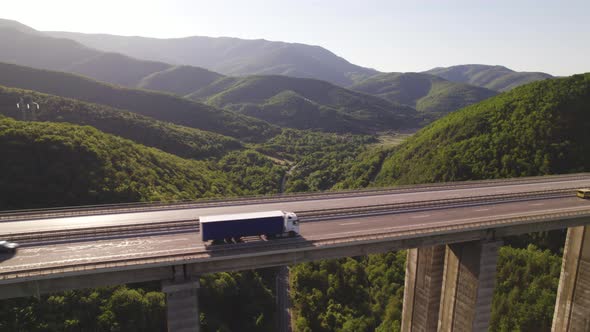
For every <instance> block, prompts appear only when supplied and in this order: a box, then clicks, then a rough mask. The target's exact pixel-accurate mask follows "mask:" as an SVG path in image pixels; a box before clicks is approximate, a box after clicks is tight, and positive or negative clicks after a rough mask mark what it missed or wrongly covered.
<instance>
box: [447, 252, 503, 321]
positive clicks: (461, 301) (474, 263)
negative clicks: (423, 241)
mask: <svg viewBox="0 0 590 332" xmlns="http://www.w3.org/2000/svg"><path fill="white" fill-rule="evenodd" d="M501 245H502V241H493V242H490V241H472V242H463V243H456V244H450V245H447V248H446V252H445V264H444V271H443V282H442V288H441V301H440V311H439V315H438V331H487V330H488V327H489V322H490V316H491V309H492V298H493V295H494V285H495V281H496V280H495V278H496V264H497V261H498V249H499V248H500V246H501Z"/></svg>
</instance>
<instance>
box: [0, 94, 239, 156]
mask: <svg viewBox="0 0 590 332" xmlns="http://www.w3.org/2000/svg"><path fill="white" fill-rule="evenodd" d="M33 103H35V104H33ZM17 105H18V107H17ZM27 105H29V106H28V107H29V108H27ZM37 105H38V108H37ZM0 114H3V115H6V116H9V117H12V118H14V119H17V120H22V119H23V118H24V119H27V120H33V119H34V120H35V121H52V122H68V123H74V124H79V125H89V126H92V127H95V128H97V129H99V130H101V131H103V132H105V133H109V134H113V135H117V136H121V137H123V138H127V139H130V140H132V141H134V142H136V143H139V144H142V145H145V146H151V147H156V148H158V149H160V150H163V151H166V152H169V153H172V154H175V155H178V156H181V157H185V158H193V159H204V158H208V157H221V156H223V155H224V154H226V153H227V152H228V151H231V150H237V149H241V148H242V144H241V143H240V142H239V141H238V140H236V139H234V138H230V137H227V136H223V135H220V134H216V133H213V132H208V131H203V130H199V129H195V128H190V127H184V126H179V125H175V124H172V123H169V122H164V121H159V120H156V119H154V118H150V117H146V116H142V115H140V114H137V113H132V112H128V111H123V110H118V109H114V108H111V107H108V106H104V105H100V104H91V103H86V102H81V101H78V100H74V99H69V98H63V97H57V96H51V95H46V94H42V93H38V92H34V91H29V90H20V89H12V88H5V87H2V86H0Z"/></svg>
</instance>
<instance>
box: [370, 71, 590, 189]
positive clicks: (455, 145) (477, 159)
mask: <svg viewBox="0 0 590 332" xmlns="http://www.w3.org/2000/svg"><path fill="white" fill-rule="evenodd" d="M588 128H590V74H583V75H574V76H572V77H568V78H562V79H553V80H545V81H540V82H535V83H531V84H528V85H525V86H522V87H519V88H516V89H514V90H511V91H510V92H506V93H503V94H501V95H498V96H496V97H493V98H490V99H488V100H485V101H483V102H481V103H479V104H476V105H472V106H469V107H467V108H465V109H462V110H460V111H458V112H454V113H452V114H450V115H448V116H446V117H444V118H442V119H440V120H438V121H436V122H434V123H433V124H431V125H429V126H428V127H426V128H424V129H422V130H421V131H419V132H418V133H417V134H415V135H414V136H413V137H411V138H410V139H408V140H407V141H406V142H405V143H404V144H402V145H401V146H400V147H399V149H398V150H397V151H396V152H395V153H394V154H393V155H392V156H390V157H389V158H387V159H386V160H385V162H384V163H383V165H382V169H381V171H380V173H379V174H378V175H377V177H376V180H375V183H376V184H393V183H423V182H437V181H457V180H467V179H484V178H487V179H489V178H499V177H514V176H527V175H542V174H556V173H568V172H580V171H588V170H590V130H588Z"/></svg>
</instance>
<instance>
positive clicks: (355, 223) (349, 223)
mask: <svg viewBox="0 0 590 332" xmlns="http://www.w3.org/2000/svg"><path fill="white" fill-rule="evenodd" d="M358 224H360V222H358V221H356V222H345V223H344V224H338V225H340V226H348V225H358Z"/></svg>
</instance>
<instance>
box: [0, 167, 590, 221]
mask: <svg viewBox="0 0 590 332" xmlns="http://www.w3.org/2000/svg"><path fill="white" fill-rule="evenodd" d="M589 178H590V174H589V173H575V174H564V175H551V176H535V177H522V178H512V179H494V180H474V181H461V182H446V183H436V184H422V185H402V186H398V187H388V188H371V189H363V190H343V191H323V192H314V193H294V194H281V195H266V196H261V195H258V196H256V195H255V196H248V197H235V198H223V199H212V200H188V201H184V200H183V201H166V202H133V203H118V204H103V205H89V206H73V207H55V208H46V209H27V210H8V211H0V222H2V221H18V220H31V219H43V218H59V217H76V216H88V215H104V214H113V213H126V212H148V211H154V210H171V209H191V208H199V207H214V206H226V205H237V203H242V204H252V203H268V202H274V201H278V202H280V201H297V200H305V199H311V198H314V197H317V198H326V197H330V198H332V197H334V198H337V197H346V196H351V195H367V194H375V195H379V194H382V195H385V194H389V193H395V192H399V193H404V192H407V191H413V190H419V191H422V190H444V189H448V188H460V187H469V186H472V185H473V184H478V185H480V186H492V185H496V184H499V183H503V184H506V185H508V184H512V183H536V182H543V181H548V180H550V181H548V182H556V181H560V180H563V179H589Z"/></svg>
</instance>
